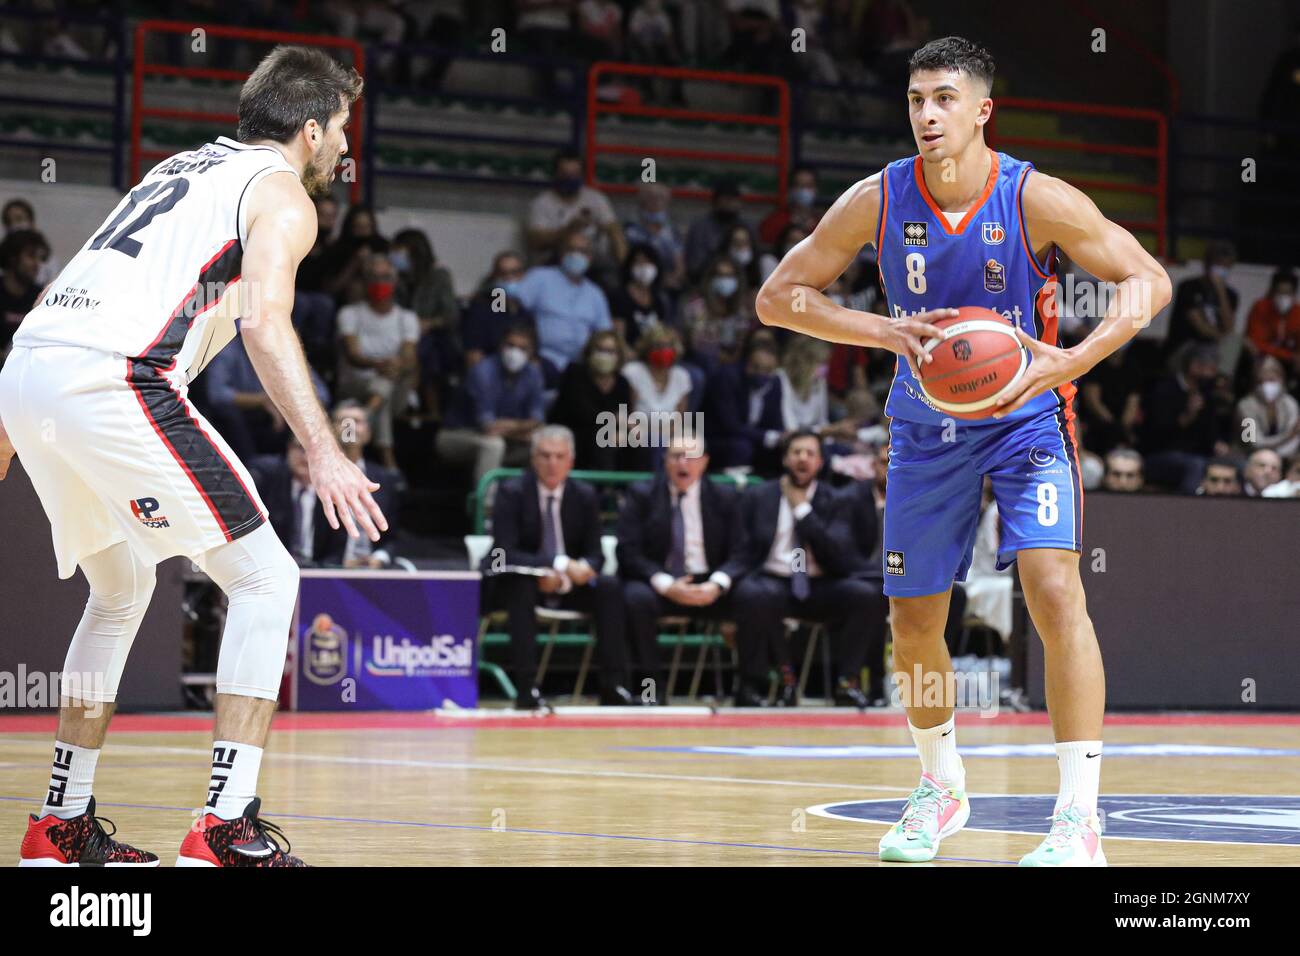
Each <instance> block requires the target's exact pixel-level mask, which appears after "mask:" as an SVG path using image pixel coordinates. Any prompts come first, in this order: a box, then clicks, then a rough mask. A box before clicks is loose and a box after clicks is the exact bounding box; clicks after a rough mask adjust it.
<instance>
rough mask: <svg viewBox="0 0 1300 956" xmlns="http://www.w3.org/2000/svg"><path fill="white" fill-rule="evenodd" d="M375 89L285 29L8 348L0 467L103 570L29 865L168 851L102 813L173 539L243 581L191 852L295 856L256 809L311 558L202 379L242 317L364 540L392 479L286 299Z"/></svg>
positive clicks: (186, 861) (344, 516) (285, 861)
mask: <svg viewBox="0 0 1300 956" xmlns="http://www.w3.org/2000/svg"><path fill="white" fill-rule="evenodd" d="M360 91H361V79H360V77H359V76H358V75H357V74H356V72H355V71H353V70H350V69H345V68H343V67H341V66H340V65H339V64H337V63H335V62H334V61H333V60H331V59H330V58H329V57H328V56H326V55H325V54H324V53H322V52H320V51H317V50H310V49H306V48H301V47H279V48H277V49H276V50H275V51H273V52H272V53H271V54H269V55H268V56H267V57H266V59H264V60H263V61H262V63H261V64H260V65H259V66H258V68H257V70H255V71H254V73H253V74H252V76H250V77H249V79H248V81H247V83H245V85H244V88H243V90H242V91H241V94H240V103H239V136H238V139H230V138H227V137H224V136H222V137H218V138H217V139H216V140H215V141H214V142H211V143H207V144H205V145H203V146H201V147H199V148H198V149H194V150H189V151H187V152H183V153H179V154H177V155H175V156H172V157H170V158H169V159H167V160H164V161H163V162H161V163H159V164H158V165H157V166H155V167H154V168H153V169H152V170H150V171H149V174H148V175H147V176H145V177H144V179H143V180H141V182H140V183H139V185H137V186H136V187H135V188H134V189H132V190H131V191H130V193H128V194H127V195H126V196H125V197H123V199H122V201H121V202H120V203H118V205H117V207H116V208H115V209H114V210H113V211H112V213H111V214H110V215H109V216H108V217H107V218H106V219H105V221H104V222H103V223H102V224H101V225H100V226H99V227H98V228H97V229H95V231H94V232H93V233H92V235H91V236H90V238H89V239H88V240H87V241H86V244H85V245H84V246H82V248H81V250H80V251H79V252H78V253H77V254H76V256H74V257H73V259H72V261H70V262H69V263H68V265H67V266H66V267H65V268H64V269H63V270H62V271H61V272H60V273H59V275H58V277H57V278H56V279H55V280H54V282H53V283H51V284H50V286H49V287H48V288H47V289H46V290H45V291H44V293H43V294H42V295H41V297H40V299H39V301H38V304H37V306H36V308H35V309H33V310H32V311H31V312H30V313H29V314H28V315H27V317H26V318H25V319H24V320H23V322H22V325H21V326H20V327H19V330H18V333H17V334H16V335H15V336H14V341H13V346H14V348H13V351H12V352H11V353H10V356H9V359H8V361H7V362H6V364H5V366H4V368H3V370H0V478H3V477H4V473H5V471H6V470H7V469H8V466H9V461H10V459H11V458H12V457H13V455H14V453H15V451H16V452H17V455H18V459H19V461H20V462H21V463H22V466H23V468H24V469H25V470H26V471H27V473H28V476H29V477H30V478H31V481H32V484H33V486H34V487H35V489H36V491H37V494H38V495H39V496H40V499H41V504H42V505H43V506H44V509H45V512H46V514H47V515H48V517H49V519H50V525H51V528H52V531H53V536H54V548H55V552H56V555H57V558H58V565H59V575H60V577H65V578H66V577H69V576H71V574H72V573H73V571H74V570H75V569H76V568H77V566H78V565H80V567H81V569H82V571H83V573H84V574H85V576H86V579H87V581H88V582H89V584H90V599H89V601H88V602H87V605H86V611H85V614H84V616H83V618H82V621H81V624H80V626H79V627H78V628H77V631H76V633H75V634H74V636H73V640H72V644H71V646H70V648H69V650H68V656H67V660H66V662H65V665H64V675H65V676H64V681H63V689H62V692H63V699H62V701H61V703H62V705H63V706H62V707H61V709H60V715H59V730H58V737H57V740H56V742H55V751H54V753H55V757H54V765H53V770H52V772H51V777H50V787H49V792H48V795H47V797H46V801H45V805H44V806H43V807H42V809H41V812H40V814H39V815H38V814H33V815H32V816H31V819H30V821H29V826H28V832H27V836H26V838H25V839H24V841H23V845H22V850H21V864H22V865H36V866H62V865H87V864H95V863H106V864H109V865H156V864H157V857H156V856H153V855H152V854H149V853H145V852H143V851H140V850H136V849H135V848H133V847H130V846H127V845H126V844H122V843H118V842H117V841H115V840H112V839H111V838H110V837H109V836H108V835H107V834H105V832H104V831H103V829H102V827H101V826H100V825H99V823H98V822H97V820H96V818H95V816H94V798H93V797H92V796H91V785H92V782H93V775H94V768H95V764H96V762H97V760H98V755H99V749H100V747H101V746H102V743H103V739H104V735H105V733H106V731H107V727H108V721H109V718H110V716H111V714H112V710H113V702H114V700H115V697H116V692H117V685H118V681H119V679H120V677H121V673H122V670H123V667H124V665H125V661H126V656H127V653H128V651H129V650H130V646H131V642H132V641H133V640H134V638H135V633H136V630H137V628H138V627H139V624H140V620H141V618H142V617H143V616H144V612H145V610H146V609H147V607H148V603H149V598H150V595H151V594H152V590H153V581H154V577H153V567H154V565H155V564H156V563H157V562H158V561H160V560H163V559H164V558H168V557H171V556H173V555H187V556H188V557H190V558H191V559H192V560H194V561H195V562H197V563H198V564H199V565H200V566H201V567H203V568H204V570H205V571H206V572H207V573H208V575H209V576H210V577H211V578H212V579H213V580H214V581H215V582H216V583H217V584H218V585H220V586H221V587H222V589H223V590H224V591H225V592H226V594H227V596H228V597H229V612H228V615H227V619H226V628H225V632H224V634H223V636H222V644H221V655H220V658H219V660H218V666H217V698H216V711H217V713H216V727H215V731H214V746H213V762H212V772H211V776H210V784H209V788H208V799H207V804H206V807H205V808H204V809H205V812H204V813H203V814H202V817H201V819H200V820H199V822H198V825H197V826H195V827H193V828H191V832H190V833H189V834H188V835H187V836H186V837H185V840H184V843H183V844H182V847H181V852H180V856H179V858H178V861H177V862H178V863H179V864H181V865H197V866H300V865H302V862H301V861H300V860H298V859H297V858H296V857H293V856H290V855H289V853H288V852H287V849H282V848H281V847H280V846H279V844H278V843H276V841H275V836H274V834H275V832H276V831H275V830H274V828H270V827H269V825H267V824H265V823H264V822H263V821H261V820H260V818H259V816H258V810H259V807H260V801H259V800H258V798H257V797H256V796H255V787H256V781H257V774H258V768H259V766H260V761H261V754H262V747H263V745H264V744H265V741H266V735H267V731H268V730H269V727H270V719H271V714H272V712H273V711H274V709H275V701H276V697H277V696H278V691H279V682H280V675H281V673H282V671H283V667H284V656H285V650H286V646H287V640H288V632H289V624H290V617H291V615H292V612H293V606H294V603H295V601H296V598H297V583H298V569H297V566H296V564H295V563H294V562H293V560H292V558H290V557H289V555H288V552H287V551H285V549H284V547H283V546H282V545H281V544H280V542H279V540H278V539H277V538H276V537H275V535H274V533H273V532H272V530H271V528H270V525H269V524H267V523H266V509H265V507H264V506H263V504H262V501H261V499H260V498H259V497H258V495H257V491H256V489H255V487H254V485H253V481H252V478H251V477H250V476H249V474H248V471H247V470H246V469H245V468H244V466H243V464H242V463H241V462H240V461H239V459H238V458H237V457H236V456H235V454H234V452H232V451H231V449H230V446H229V445H227V444H226V442H225V441H224V440H223V439H222V437H221V436H220V435H219V434H217V432H216V431H215V430H214V429H213V428H212V426H211V425H210V424H209V423H208V422H207V421H206V420H205V419H204V418H203V416H202V415H200V414H199V413H198V411H197V410H196V409H195V408H194V407H193V406H192V405H191V404H190V402H189V399H188V396H187V391H188V386H189V382H190V381H191V380H192V379H193V378H194V376H195V375H197V374H198V373H199V372H200V371H201V370H202V369H203V367H204V366H205V365H206V364H207V363H208V362H209V361H211V359H212V357H213V356H215V355H216V354H217V353H218V352H219V351H220V350H221V348H222V347H223V346H225V345H226V343H228V342H229V341H230V340H231V339H232V338H233V337H234V336H235V335H236V334H241V335H242V336H243V339H244V344H245V347H246V348H247V350H248V354H249V357H250V359H251V360H252V362H253V366H254V368H255V369H256V370H257V373H258V376H259V378H260V379H261V380H262V383H263V385H264V387H265V388H266V390H267V393H268V394H269V395H270V396H271V399H272V400H273V401H274V402H275V404H276V407H277V408H278V409H279V410H280V412H281V414H283V415H284V418H285V420H286V421H287V422H288V423H289V425H290V427H291V428H292V429H293V432H294V434H295V435H296V436H297V437H298V439H299V440H300V441H301V443H302V445H303V448H304V449H306V451H307V455H308V459H309V463H310V467H311V479H312V484H313V486H314V488H315V490H316V492H317V494H318V495H319V496H320V498H321V502H322V505H323V507H324V510H325V514H326V517H327V518H328V519H329V521H330V524H331V525H333V526H334V527H336V528H337V527H338V525H339V523H340V522H341V523H342V524H343V525H344V526H345V527H346V528H347V530H348V532H349V533H350V534H352V535H353V536H357V535H358V534H359V533H360V531H359V530H358V526H360V529H361V530H364V532H365V533H366V534H367V535H368V536H369V537H370V538H371V539H372V540H373V539H377V538H378V535H379V531H378V529H385V528H386V527H387V524H386V522H385V520H384V517H383V514H382V513H381V512H380V510H379V508H378V506H377V505H376V504H375V502H374V499H373V498H372V497H371V492H372V491H374V490H376V489H377V488H378V486H377V485H375V484H373V483H371V482H370V481H368V480H367V479H366V477H365V475H364V474H363V473H362V472H361V471H360V470H359V469H358V468H357V467H356V466H355V465H354V464H352V462H350V461H349V460H348V459H347V457H346V456H345V455H344V454H343V452H342V450H341V449H340V448H339V446H338V443H337V442H336V441H335V439H334V434H333V431H332V429H331V426H330V422H329V419H328V417H327V416H326V414H325V412H324V410H323V409H322V408H321V407H320V404H319V402H318V401H317V399H316V397H315V393H314V391H313V389H312V386H311V382H310V379H309V376H308V372H307V366H306V362H305V360H304V358H303V354H302V347H301V344H300V343H299V341H298V338H297V335H296V334H295V333H294V331H293V327H292V324H291V321H290V312H291V309H292V305H293V289H294V276H295V273H296V271H297V268H298V263H299V262H300V261H301V260H302V258H303V256H305V255H306V253H307V251H308V250H309V249H310V248H311V246H312V243H313V242H314V240H315V237H316V214H315V209H314V207H313V206H312V203H311V200H310V199H309V197H308V193H309V192H313V193H319V192H322V191H323V190H324V189H325V187H326V186H327V185H328V183H329V181H330V180H331V179H332V178H333V170H334V168H335V167H336V166H337V164H338V161H339V159H340V157H341V156H342V154H343V153H344V152H346V150H347V140H346V136H345V134H344V130H343V127H344V124H345V123H346V122H347V119H348V116H349V112H350V110H349V108H350V105H351V103H352V102H354V101H355V100H356V98H357V96H358V95H359V94H360ZM376 526H377V527H376Z"/></svg>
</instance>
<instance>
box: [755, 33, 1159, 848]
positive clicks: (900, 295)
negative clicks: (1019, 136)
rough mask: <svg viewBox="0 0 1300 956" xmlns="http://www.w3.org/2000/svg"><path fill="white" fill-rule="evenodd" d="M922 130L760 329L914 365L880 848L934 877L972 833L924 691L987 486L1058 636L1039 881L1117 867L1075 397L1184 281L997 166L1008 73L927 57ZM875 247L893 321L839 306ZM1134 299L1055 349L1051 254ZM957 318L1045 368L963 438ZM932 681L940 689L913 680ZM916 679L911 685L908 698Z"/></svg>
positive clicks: (959, 43)
mask: <svg viewBox="0 0 1300 956" xmlns="http://www.w3.org/2000/svg"><path fill="white" fill-rule="evenodd" d="M909 66H910V82H909V86H908V90H907V102H908V113H909V116H910V118H911V123H912V133H913V136H914V138H915V140H916V146H917V150H918V153H919V154H918V155H916V156H913V157H909V158H907V159H902V160H898V161H897V162H894V163H891V164H890V165H888V166H886V167H885V168H884V169H883V170H881V171H880V172H879V173H877V174H876V175H874V176H870V177H868V178H866V179H864V180H862V181H861V182H859V183H857V184H856V185H854V186H852V187H851V188H850V189H849V190H848V191H847V192H845V193H844V194H843V195H842V196H840V198H839V199H838V200H837V201H836V202H835V204H834V205H833V206H832V207H831V208H830V209H829V210H828V211H827V213H826V215H825V217H823V219H822V221H821V223H820V224H819V225H818V226H817V228H816V230H814V232H813V233H812V235H810V236H809V237H808V238H806V239H805V240H803V241H802V242H801V243H799V244H798V245H797V246H795V247H794V248H793V249H791V250H790V252H789V253H788V254H787V255H786V256H785V258H784V259H783V260H782V261H781V263H780V265H778V266H777V268H776V271H775V272H773V273H772V275H771V276H770V277H769V278H768V280H767V282H766V283H764V285H763V288H762V290H761V291H760V293H759V298H758V312H759V316H760V318H761V319H762V320H763V322H764V323H766V324H768V325H778V326H783V327H785V328H788V329H792V330H794V331H796V332H803V333H806V334H808V335H813V336H816V337H817V338H820V339H825V340H827V341H831V342H843V343H845V344H848V345H861V346H869V347H875V348H885V349H889V350H890V351H892V352H896V353H897V354H898V355H899V356H901V357H902V359H903V361H900V362H898V366H897V372H896V375H895V378H894V382H893V385H892V387H891V391H890V395H889V399H888V402H887V403H886V409H885V411H886V414H887V415H888V416H889V417H890V418H891V419H892V421H891V425H890V442H891V445H890V459H889V473H888V492H887V495H886V500H885V530H884V542H883V547H884V552H885V554H884V565H883V566H884V568H885V571H886V574H885V593H886V594H887V595H889V599H890V610H891V614H892V625H893V636H894V669H895V672H896V673H898V674H899V675H900V678H903V679H904V680H901V681H900V689H902V687H904V686H907V685H914V687H913V690H912V693H911V694H910V695H909V696H908V698H907V699H905V701H904V702H905V704H906V705H907V719H908V726H909V729H910V730H911V732H912V737H913V740H914V741H915V742H916V747H917V750H918V752H919V754H920V758H921V770H922V774H921V781H920V784H919V785H918V786H917V788H916V789H915V790H914V791H913V792H912V794H911V796H910V797H909V798H908V801H907V807H906V809H905V810H904V812H903V815H902V818H901V819H900V820H899V822H898V823H897V824H896V825H894V826H893V827H892V828H890V830H889V831H888V832H887V833H886V834H885V835H884V837H882V838H881V841H880V859H882V860H889V861H897V862H924V861H927V860H931V859H933V858H934V856H935V854H936V853H937V852H938V849H939V843H940V840H942V839H943V838H945V837H948V836H951V835H952V834H954V833H956V832H957V831H958V830H960V829H961V827H962V826H963V825H964V824H965V822H966V820H967V818H968V817H969V815H970V805H969V801H968V800H967V797H966V774H965V770H964V768H963V767H962V761H961V758H960V757H959V756H958V753H957V734H956V731H955V728H954V722H953V707H952V703H953V702H952V701H951V700H944V702H943V703H944V706H930V701H929V700H923V698H922V693H921V691H922V689H923V686H924V685H925V684H926V683H929V682H932V681H934V680H935V676H932V675H941V676H942V678H943V679H944V683H943V685H942V686H944V687H951V686H953V684H952V682H951V680H950V678H949V675H951V673H952V661H951V660H950V658H949V656H948V650H947V647H946V646H945V644H944V640H943V632H944V622H945V621H946V619H947V616H948V601H949V596H950V594H951V590H952V583H953V581H954V580H964V579H965V576H966V571H967V569H968V568H969V566H970V562H971V552H972V546H973V544H974V540H975V530H976V525H977V523H978V519H979V509H980V491H981V486H982V482H983V480H984V478H985V477H986V476H987V477H988V478H990V479H991V481H992V485H993V492H994V495H995V497H996V501H997V506H998V515H999V518H1000V522H1001V527H1002V534H1001V541H1000V545H999V554H998V564H999V566H1000V567H1006V566H1008V565H1009V564H1011V563H1012V562H1013V561H1019V564H1020V582H1021V586H1022V587H1023V589H1024V593H1025V601H1026V603H1027V604H1028V607H1029V612H1030V615H1031V616H1032V617H1033V620H1034V624H1035V626H1036V627H1037V629H1038V632H1039V634H1040V635H1041V636H1042V639H1043V645H1044V656H1045V660H1046V687H1047V706H1048V711H1049V712H1050V714H1051V719H1052V729H1053V732H1054V734H1055V738H1056V741H1057V743H1056V752H1057V762H1058V766H1059V770H1060V790H1059V794H1058V797H1057V802H1056V808H1055V811H1054V814H1053V816H1052V822H1051V829H1050V832H1049V834H1048V836H1047V838H1046V839H1045V840H1044V841H1043V843H1042V844H1041V845H1040V846H1039V847H1038V848H1037V849H1035V850H1034V851H1033V852H1031V853H1029V854H1028V855H1026V856H1025V857H1024V858H1023V859H1022V860H1021V861H1020V862H1021V865H1025V866H1104V865H1105V863H1106V857H1105V854H1104V853H1103V852H1102V847H1101V839H1100V837H1101V826H1100V823H1099V821H1098V817H1097V791H1098V785H1099V780H1100V765H1101V751H1102V743H1101V729H1102V714H1103V711H1104V709H1105V676H1104V674H1103V671H1102V662H1101V653H1100V651H1099V649H1098V647H1097V637H1096V634H1095V632H1094V631H1093V627H1092V622H1091V621H1090V620H1089V618H1088V611H1087V608H1086V606H1085V602H1084V591H1083V585H1082V581H1081V580H1080V576H1079V553H1080V549H1081V546H1082V545H1081V535H1082V527H1083V492H1082V486H1081V484H1080V478H1079V462H1078V446H1077V442H1076V440H1075V437H1074V410H1073V398H1074V393H1075V385H1074V382H1075V380H1076V379H1078V378H1079V377H1080V376H1081V375H1083V374H1084V373H1086V372H1087V371H1088V370H1089V369H1091V368H1092V367H1093V366H1094V365H1096V364H1097V363H1098V362H1100V361H1101V360H1102V359H1104V358H1105V357H1106V356H1107V355H1109V354H1110V353H1112V352H1114V351H1115V350H1116V349H1118V348H1120V347H1121V346H1122V345H1123V344H1124V343H1125V342H1127V341H1128V340H1129V339H1131V338H1132V337H1133V336H1134V335H1135V334H1136V333H1137V331H1138V329H1140V328H1141V327H1142V326H1143V325H1145V324H1146V323H1147V322H1149V321H1150V319H1151V316H1152V315H1154V314H1155V313H1156V312H1159V311H1160V309H1162V308H1164V306H1165V305H1166V304H1167V303H1168V302H1169V298H1170V284H1169V277H1168V276H1167V275H1166V274H1165V271H1164V269H1163V268H1161V266H1160V265H1159V263H1157V262H1156V261H1155V259H1153V258H1152V257H1151V256H1150V255H1148V254H1147V252H1146V250H1145V249H1143V248H1142V246H1141V245H1140V244H1139V243H1138V242H1137V240H1136V239H1134V238H1133V236H1132V235H1130V234H1129V233H1128V232H1127V231H1125V230H1124V229H1122V228H1121V227H1120V226H1117V225H1116V224H1115V223H1113V222H1110V221H1109V220H1107V219H1106V218H1105V217H1104V216H1103V215H1102V214H1101V212H1100V211H1098V209H1097V207H1096V206H1095V205H1094V204H1093V203H1092V201H1091V200H1090V199H1089V198H1088V197H1087V196H1085V195H1084V194H1083V193H1081V192H1079V191H1078V190H1077V189H1074V188H1073V187H1071V186H1069V185H1067V184H1066V183H1064V182H1062V181H1060V180H1058V179H1053V178H1052V177H1051V176H1045V175H1043V174H1042V173H1040V172H1037V171H1035V170H1034V169H1033V167H1032V166H1031V165H1030V164H1029V163H1026V162H1022V161H1020V160H1017V159H1013V158H1012V157H1010V156H1007V155H1006V154H1004V153H995V152H993V151H992V150H991V149H990V148H989V147H988V146H987V145H985V142H984V125H985V123H987V122H988V120H989V117H990V115H991V114H992V111H993V101H992V100H991V99H990V98H989V93H990V91H991V89H992V81H993V71H994V64H993V60H992V58H991V57H990V56H989V54H988V52H987V51H986V50H984V49H982V48H981V47H979V46H977V45H976V44H974V43H971V42H970V41H968V40H964V39H962V38H960V37H947V38H945V39H942V40H935V41H933V42H931V43H928V44H926V45H925V46H924V47H922V48H921V49H920V50H918V51H917V52H916V53H915V54H914V55H913V57H912V60H911V63H910V64H909ZM868 243H870V244H872V245H874V246H875V247H876V256H877V262H878V264H879V268H880V275H881V280H882V283H883V286H884V290H885V297H886V300H887V302H888V307H889V308H888V311H889V315H888V316H884V315H873V314H868V313H863V312H855V311H852V310H850V309H846V308H843V307H841V306H838V305H836V304H834V303H833V302H831V301H830V300H829V299H828V298H826V297H825V296H824V295H822V293H821V290H822V289H825V288H826V287H827V286H829V285H830V284H831V283H832V282H834V281H835V279H836V278H837V277H839V275H840V274H841V273H842V272H843V271H844V269H845V268H846V267H847V266H848V264H849V263H850V262H851V261H852V260H853V258H854V257H855V256H856V255H857V254H858V252H859V251H860V250H861V249H862V247H863V246H864V245H866V244H868ZM1058 248H1059V249H1061V250H1063V251H1064V252H1065V253H1066V254H1067V255H1069V256H1070V258H1071V259H1072V260H1073V261H1074V262H1076V263H1078V265H1079V266H1080V267H1081V268H1083V269H1085V270H1086V271H1088V272H1089V273H1091V274H1092V275H1094V276H1096V277H1098V279H1100V280H1102V281H1105V282H1112V283H1115V285H1116V286H1117V290H1116V291H1117V294H1116V295H1115V296H1114V297H1113V298H1112V300H1111V305H1110V308H1109V311H1108V312H1107V314H1106V315H1105V317H1104V318H1103V319H1102V320H1101V321H1100V323H1099V324H1098V325H1097V327H1096V328H1095V329H1094V330H1093V331H1092V333H1091V334H1090V335H1088V337H1087V338H1086V339H1084V340H1083V341H1082V342H1080V343H1079V344H1078V345H1075V346H1074V347H1072V348H1069V349H1063V348H1061V347H1060V346H1059V342H1058V339H1057V329H1056V310H1055V307H1054V300H1053V294H1054V292H1055V280H1054V269H1055V261H1056V250H1057V249H1058ZM958 306H981V307H985V308H989V309H993V310H995V311H997V312H1000V313H1001V314H1002V315H1003V316H1005V317H1006V318H1007V319H1009V320H1010V321H1011V322H1013V323H1014V324H1015V325H1016V327H1017V335H1019V337H1020V340H1021V342H1022V343H1023V344H1024V345H1025V347H1026V348H1027V349H1028V351H1029V355H1030V363H1029V366H1028V368H1027V369H1026V371H1025V373H1024V375H1023V376H1022V377H1021V378H1020V380H1019V381H1018V382H1016V383H1015V384H1014V385H1012V386H1011V387H1010V388H1009V390H1008V391H1007V392H1005V393H1004V394H1002V395H1001V396H1000V397H999V400H998V404H997V406H996V411H995V412H994V413H993V415H992V416H991V417H990V418H988V419H982V420H979V421H956V420H954V419H952V418H948V417H945V415H944V414H943V413H942V412H941V411H939V410H938V409H937V408H935V407H934V406H933V405H931V404H930V403H929V401H928V399H927V398H926V397H925V395H924V394H923V393H922V391H921V389H920V387H919V386H918V384H917V379H916V375H915V365H916V363H919V362H927V361H929V356H928V355H927V354H925V351H924V342H925V340H926V339H928V338H932V337H941V335H942V334H941V332H940V330H939V329H938V328H936V327H935V326H934V325H932V324H930V323H931V322H933V321H935V320H937V319H941V318H947V317H949V316H952V315H955V314H956V313H955V311H954V310H955V308H956V307H958ZM917 675H924V678H923V680H922V681H916V676H917ZM904 681H905V683H904Z"/></svg>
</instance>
